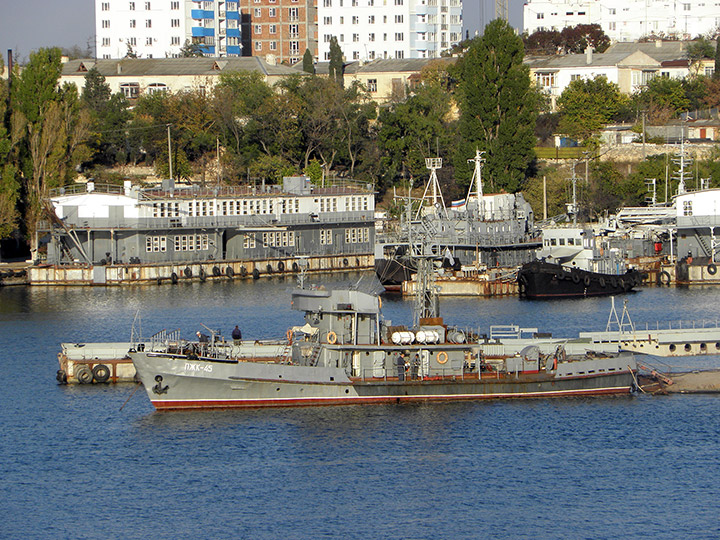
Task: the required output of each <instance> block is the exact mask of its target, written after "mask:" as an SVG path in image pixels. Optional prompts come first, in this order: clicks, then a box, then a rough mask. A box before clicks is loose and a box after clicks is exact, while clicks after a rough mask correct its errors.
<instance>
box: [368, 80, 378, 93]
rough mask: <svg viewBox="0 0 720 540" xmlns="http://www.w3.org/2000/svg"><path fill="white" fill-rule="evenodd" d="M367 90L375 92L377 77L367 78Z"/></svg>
mask: <svg viewBox="0 0 720 540" xmlns="http://www.w3.org/2000/svg"><path fill="white" fill-rule="evenodd" d="M368 92H377V79H368Z"/></svg>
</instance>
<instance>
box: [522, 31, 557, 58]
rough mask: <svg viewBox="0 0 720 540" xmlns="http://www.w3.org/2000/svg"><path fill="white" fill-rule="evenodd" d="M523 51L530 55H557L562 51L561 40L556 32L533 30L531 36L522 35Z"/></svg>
mask: <svg viewBox="0 0 720 540" xmlns="http://www.w3.org/2000/svg"><path fill="white" fill-rule="evenodd" d="M523 44H524V45H525V51H526V52H528V53H532V54H544V55H550V54H557V52H558V50H563V49H564V47H563V40H562V36H561V35H560V32H558V31H557V30H544V29H543V30H535V31H534V32H533V33H532V34H530V35H528V34H524V35H523Z"/></svg>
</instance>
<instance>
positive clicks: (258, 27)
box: [254, 24, 262, 36]
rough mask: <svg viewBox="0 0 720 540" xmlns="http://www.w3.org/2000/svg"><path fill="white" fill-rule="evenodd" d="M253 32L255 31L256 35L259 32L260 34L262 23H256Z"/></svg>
mask: <svg viewBox="0 0 720 540" xmlns="http://www.w3.org/2000/svg"><path fill="white" fill-rule="evenodd" d="M254 33H255V35H256V36H259V35H260V34H262V25H261V24H256V25H255V32H254Z"/></svg>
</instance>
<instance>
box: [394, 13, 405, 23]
mask: <svg viewBox="0 0 720 540" xmlns="http://www.w3.org/2000/svg"><path fill="white" fill-rule="evenodd" d="M402 22H403V16H402V15H395V24H400V23H402Z"/></svg>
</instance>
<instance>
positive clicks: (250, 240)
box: [243, 234, 255, 249]
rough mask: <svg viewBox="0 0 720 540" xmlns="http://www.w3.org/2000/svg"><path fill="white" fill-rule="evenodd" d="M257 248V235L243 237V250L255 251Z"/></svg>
mask: <svg viewBox="0 0 720 540" xmlns="http://www.w3.org/2000/svg"><path fill="white" fill-rule="evenodd" d="M254 247H255V235H253V234H245V235H243V248H245V249H253V248H254Z"/></svg>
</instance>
